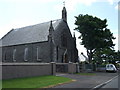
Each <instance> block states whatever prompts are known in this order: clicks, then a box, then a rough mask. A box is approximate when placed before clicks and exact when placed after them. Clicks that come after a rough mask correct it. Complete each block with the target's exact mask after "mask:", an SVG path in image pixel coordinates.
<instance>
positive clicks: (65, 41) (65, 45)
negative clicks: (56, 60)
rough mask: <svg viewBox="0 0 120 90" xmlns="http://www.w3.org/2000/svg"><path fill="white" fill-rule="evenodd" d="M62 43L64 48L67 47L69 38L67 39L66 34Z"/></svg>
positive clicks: (62, 38) (62, 36) (63, 35)
mask: <svg viewBox="0 0 120 90" xmlns="http://www.w3.org/2000/svg"><path fill="white" fill-rule="evenodd" d="M61 42H62V43H61V44H62V46H63V47H67V37H66V34H64V33H63V34H62V35H61Z"/></svg>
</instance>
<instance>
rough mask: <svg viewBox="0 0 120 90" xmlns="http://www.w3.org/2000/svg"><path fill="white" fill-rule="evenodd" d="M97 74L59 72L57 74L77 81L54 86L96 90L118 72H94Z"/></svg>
mask: <svg viewBox="0 0 120 90" xmlns="http://www.w3.org/2000/svg"><path fill="white" fill-rule="evenodd" d="M94 73H95V75H78V74H66V73H58V74H56V76H62V77H68V78H71V79H74V80H76V81H75V82H71V83H67V84H62V85H58V86H55V87H53V88H61V89H62V88H82V89H83V88H87V89H90V90H94V89H95V88H98V87H100V85H102V84H104V83H105V82H107V81H109V80H111V79H112V78H114V77H116V76H117V75H118V73H106V72H94Z"/></svg>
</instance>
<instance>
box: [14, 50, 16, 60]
mask: <svg viewBox="0 0 120 90" xmlns="http://www.w3.org/2000/svg"><path fill="white" fill-rule="evenodd" d="M13 61H14V62H15V61H16V49H14V50H13Z"/></svg>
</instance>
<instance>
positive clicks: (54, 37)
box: [0, 7, 78, 63]
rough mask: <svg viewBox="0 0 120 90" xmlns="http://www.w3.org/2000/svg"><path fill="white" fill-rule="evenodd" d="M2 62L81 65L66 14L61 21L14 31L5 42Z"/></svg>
mask: <svg viewBox="0 0 120 90" xmlns="http://www.w3.org/2000/svg"><path fill="white" fill-rule="evenodd" d="M1 41H2V46H1V47H0V48H2V62H4V63H8V62H13V63H14V62H39V63H49V62H56V63H68V62H74V63H75V62H78V50H77V48H76V37H75V34H74V35H73V36H72V34H71V32H70V28H69V26H68V24H67V11H66V8H65V7H63V10H62V18H61V19H57V20H52V21H48V22H44V23H40V24H36V25H31V26H26V27H22V28H17V29H12V30H11V31H10V32H8V33H7V34H6V35H5V36H4V37H3V38H2V39H1Z"/></svg>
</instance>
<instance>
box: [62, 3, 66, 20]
mask: <svg viewBox="0 0 120 90" xmlns="http://www.w3.org/2000/svg"><path fill="white" fill-rule="evenodd" d="M62 19H63V20H64V21H66V22H67V11H66V8H65V1H64V2H63V10H62Z"/></svg>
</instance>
